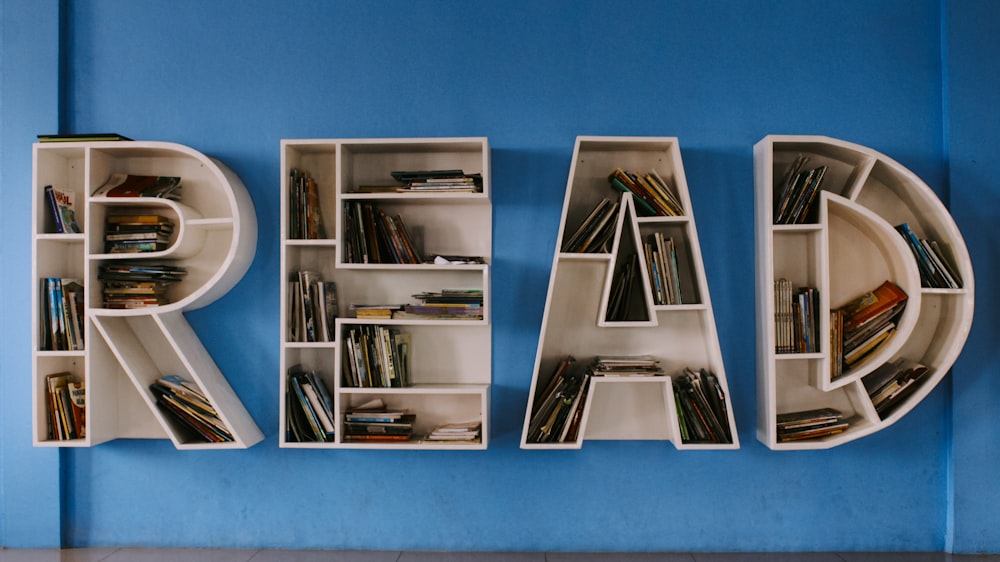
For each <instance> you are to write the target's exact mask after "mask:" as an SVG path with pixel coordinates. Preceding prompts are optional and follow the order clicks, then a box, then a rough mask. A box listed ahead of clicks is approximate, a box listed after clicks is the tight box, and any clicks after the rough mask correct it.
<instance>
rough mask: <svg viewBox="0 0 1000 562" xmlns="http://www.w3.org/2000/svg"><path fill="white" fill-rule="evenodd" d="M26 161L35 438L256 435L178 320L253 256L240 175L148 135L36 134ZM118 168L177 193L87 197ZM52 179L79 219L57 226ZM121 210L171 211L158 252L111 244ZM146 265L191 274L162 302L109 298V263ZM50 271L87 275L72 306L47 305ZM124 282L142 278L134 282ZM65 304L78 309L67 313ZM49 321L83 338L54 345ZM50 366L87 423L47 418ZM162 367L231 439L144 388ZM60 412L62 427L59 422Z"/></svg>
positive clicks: (252, 438)
mask: <svg viewBox="0 0 1000 562" xmlns="http://www.w3.org/2000/svg"><path fill="white" fill-rule="evenodd" d="M32 169H33V178H32V189H33V209H32V244H33V254H32V255H33V259H32V279H33V280H34V283H33V288H32V293H31V294H32V303H33V309H34V310H36V311H37V312H36V313H35V314H34V315H33V328H32V332H33V336H32V338H33V339H32V349H33V353H32V356H33V369H32V381H33V383H32V395H33V397H32V404H33V413H32V415H33V420H34V422H33V424H32V425H33V441H34V444H35V445H36V446H59V447H89V446H92V445H97V444H99V443H103V442H106V441H109V440H112V439H119V438H152V439H170V440H171V441H172V442H173V443H174V445H175V446H176V447H177V448H178V449H203V448H246V447H250V446H252V445H253V444H255V443H257V442H259V441H260V440H261V439H263V434H262V433H261V431H260V430H259V429H258V427H257V426H256V424H255V423H254V421H253V419H252V418H251V416H250V415H249V413H248V412H247V411H246V409H245V408H244V407H243V404H242V403H241V402H240V400H239V398H238V397H237V395H236V394H235V393H234V392H233V390H232V388H231V387H230V386H229V384H228V382H227V381H226V379H225V376H224V375H223V373H222V372H220V370H219V368H218V366H217V365H216V364H215V362H214V361H213V360H212V358H211V356H210V355H209V354H208V352H207V350H206V349H205V348H204V346H203V345H202V343H201V341H200V340H199V339H198V336H197V334H195V333H194V331H193V330H192V329H191V327H190V325H189V324H188V323H187V320H186V319H185V318H184V312H185V311H188V310H194V309H197V308H201V307H204V306H206V305H208V304H210V303H212V302H214V301H215V300H216V299H218V298H219V297H220V296H222V295H224V294H225V293H226V292H228V291H229V290H230V289H231V288H232V287H233V286H234V285H235V284H236V283H237V282H239V280H240V279H241V278H242V277H243V275H244V274H245V273H246V271H247V269H248V268H249V266H250V263H251V261H252V260H253V257H254V252H255V248H256V241H257V222H256V215H255V213H254V208H253V202H252V201H251V199H250V196H249V194H248V193H247V191H246V188H245V186H244V185H243V183H242V181H240V179H239V177H237V176H236V174H234V173H233V172H232V171H231V170H229V169H228V168H226V167H225V166H224V165H223V164H222V163H220V162H218V161H217V160H215V159H212V158H209V157H207V156H205V155H203V154H201V153H200V152H198V151H196V150H193V149H191V148H189V147H186V146H182V145H179V144H173V143H166V142H147V141H107V142H53V143H44V142H43V143H36V144H35V145H34V146H33V167H32ZM112 174H132V175H149V176H176V177H180V178H181V179H182V184H183V188H182V189H183V195H182V196H181V197H180V199H179V200H174V199H166V198H158V197H131V196H126V197H109V196H94V195H92V194H93V193H94V192H95V191H96V190H97V189H98V188H99V187H101V186H102V185H104V184H105V182H107V181H108V179H109V178H110V177H111V176H112ZM46 186H53V187H54V188H55V189H57V190H58V191H60V192H62V193H63V194H65V195H67V196H68V197H69V198H70V199H71V200H72V207H73V209H74V211H75V218H76V223H77V225H78V227H79V228H78V229H69V228H65V227H61V226H60V223H59V222H58V221H57V220H56V218H55V214H54V213H53V210H52V207H51V205H50V202H49V201H48V199H47V195H46V189H45V188H46ZM125 214H129V215H142V216H146V217H149V216H160V217H165V219H166V220H167V221H169V222H170V223H171V224H172V230H171V231H170V232H169V235H165V237H166V238H167V239H168V241H167V242H165V243H163V244H162V245H161V246H160V247H157V248H153V249H152V251H143V252H137V253H118V252H114V253H111V252H109V247H108V246H107V245H106V244H107V243H108V242H107V240H108V238H107V236H108V235H110V234H111V230H112V227H111V226H109V225H110V222H109V217H113V216H120V215H125ZM72 230H78V231H76V232H74V231H72ZM154 265H158V266H159V265H162V266H167V267H172V268H180V269H183V271H184V272H185V274H184V275H183V276H181V277H180V278H179V280H177V281H176V282H175V283H172V284H171V285H170V287H169V288H168V289H166V292H165V293H164V294H162V295H160V296H159V298H160V299H161V300H160V301H159V302H160V304H158V305H155V306H144V307H142V308H133V307H132V306H134V305H129V306H127V307H126V305H124V304H123V305H121V306H120V307H119V306H118V305H111V304H109V300H108V299H109V297H108V296H107V295H106V292H107V290H108V287H109V286H110V284H109V283H108V282H107V281H105V279H104V278H103V275H104V273H102V272H103V271H104V269H105V268H122V267H124V266H128V267H132V268H136V269H148V268H149V267H151V266H154ZM44 279H57V280H61V281H63V282H67V283H66V285H69V283H68V282H69V281H75V282H76V283H77V284H78V285H80V286H82V291H81V293H82V294H81V295H80V301H79V306H75V307H74V306H67V307H66V308H64V309H63V311H64V313H65V315H63V314H57V315H55V316H50V315H49V312H50V311H51V310H53V307H54V306H55V303H59V302H61V301H60V300H59V299H57V298H50V296H51V295H52V294H53V293H51V292H50V291H49V290H47V289H46V288H45V287H44V286H43V284H42V281H43V280H44ZM129 290H139V289H137V288H136V285H135V284H133V285H132V286H131V287H130V289H129ZM157 291H159V289H157ZM158 294H159V293H158ZM149 298H150V299H152V298H153V297H152V296H150V297H149ZM144 304H147V305H148V304H150V303H149V302H147V303H144ZM73 308H76V309H77V310H75V311H74V310H72V309H73ZM70 312H72V313H73V314H74V315H76V316H73V317H72V322H71V320H70V318H71V314H70ZM53 318H61V319H64V320H66V322H67V323H72V324H74V325H77V326H78V327H79V333H78V334H76V338H75V339H76V341H77V345H68V346H67V345H59V344H55V343H53V340H54V339H58V338H57V337H56V336H53V335H52V334H53V333H54V332H53V329H52V328H51V326H52V325H53V321H52V319H53ZM66 329H67V327H66V326H63V328H62V329H61V331H62V333H65V330H66ZM57 331H58V330H57ZM58 373H69V374H70V375H71V376H72V378H73V379H74V380H75V381H76V382H77V383H82V384H83V387H84V388H85V391H84V393H83V395H84V396H85V398H84V399H83V402H82V403H83V404H84V411H85V413H86V414H85V421H79V422H78V424H77V425H79V427H75V426H74V427H73V428H72V432H70V431H64V429H65V428H63V427H62V426H61V425H60V422H59V420H58V419H57V418H56V419H54V418H53V417H52V416H51V415H50V412H52V411H54V410H53V409H52V408H51V406H50V392H49V389H48V387H47V379H48V378H49V375H53V374H58ZM167 375H177V376H180V377H182V378H183V379H185V380H187V381H188V382H189V383H190V384H191V385H192V388H194V389H196V390H197V391H198V392H200V393H201V394H202V395H204V397H205V399H206V400H207V401H208V402H209V403H210V405H211V407H212V408H214V410H215V418H216V419H217V420H218V421H219V423H220V424H221V425H222V426H223V427H224V428H225V430H226V431H227V432H228V434H229V438H228V440H225V441H220V442H215V441H210V440H206V439H203V438H201V437H200V436H199V435H198V434H197V433H196V432H193V431H192V430H191V428H189V427H188V426H187V425H185V424H183V423H181V422H179V421H177V419H176V418H175V417H173V416H171V415H168V414H167V413H165V410H163V409H161V408H160V407H158V406H157V402H158V401H157V394H156V393H155V392H153V391H152V390H151V388H150V385H151V384H153V383H154V382H155V381H157V379H159V378H161V377H164V376H167ZM55 411H58V410H55ZM54 423H55V425H60V427H59V428H53V424H54Z"/></svg>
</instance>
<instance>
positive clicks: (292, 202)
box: [288, 168, 326, 240]
mask: <svg viewBox="0 0 1000 562" xmlns="http://www.w3.org/2000/svg"><path fill="white" fill-rule="evenodd" d="M288 238H290V239H292V240H318V239H322V238H326V226H325V225H324V223H323V211H322V209H321V208H320V201H319V185H318V184H317V183H316V180H315V179H314V178H313V177H312V176H311V175H310V174H309V172H307V171H305V170H300V169H298V168H292V169H291V171H289V177H288Z"/></svg>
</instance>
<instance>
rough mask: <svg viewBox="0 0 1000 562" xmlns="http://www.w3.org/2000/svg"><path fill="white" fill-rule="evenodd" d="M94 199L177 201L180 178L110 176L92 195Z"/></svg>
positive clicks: (179, 192) (179, 190) (178, 198)
mask: <svg viewBox="0 0 1000 562" xmlns="http://www.w3.org/2000/svg"><path fill="white" fill-rule="evenodd" d="M91 195H93V196H94V197H157V198H160V199H170V200H173V201H178V200H180V198H181V178H179V177H177V176H146V175H136V174H111V177H110V178H108V181H106V182H104V184H103V185H101V186H100V187H98V188H97V190H95V191H94V193H92V194H91Z"/></svg>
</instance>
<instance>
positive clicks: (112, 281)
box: [97, 262, 187, 309]
mask: <svg viewBox="0 0 1000 562" xmlns="http://www.w3.org/2000/svg"><path fill="white" fill-rule="evenodd" d="M186 275H187V270H185V269H184V268H182V267H178V266H173V265H161V264H150V263H124V262H109V263H103V264H101V265H100V266H99V268H98V273H97V278H98V279H99V280H100V281H102V282H103V283H104V289H103V293H104V307H105V308H118V309H122V308H145V307H150V306H160V305H163V304H169V303H170V298H169V296H168V295H167V291H168V289H169V287H170V286H171V285H173V284H175V283H179V282H181V281H183V280H184V277H185V276H186Z"/></svg>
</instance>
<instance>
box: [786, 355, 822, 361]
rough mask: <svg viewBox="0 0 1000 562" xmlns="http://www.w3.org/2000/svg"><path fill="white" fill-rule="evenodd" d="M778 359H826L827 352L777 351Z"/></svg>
mask: <svg viewBox="0 0 1000 562" xmlns="http://www.w3.org/2000/svg"><path fill="white" fill-rule="evenodd" d="M774 359H775V360H776V361H781V360H783V359H784V360H788V359H826V354H825V353H775V354H774Z"/></svg>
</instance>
